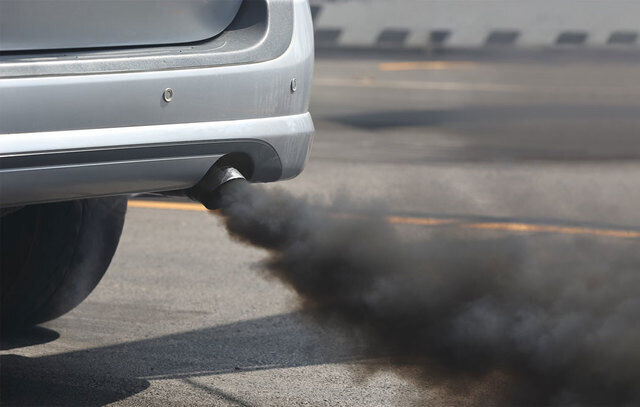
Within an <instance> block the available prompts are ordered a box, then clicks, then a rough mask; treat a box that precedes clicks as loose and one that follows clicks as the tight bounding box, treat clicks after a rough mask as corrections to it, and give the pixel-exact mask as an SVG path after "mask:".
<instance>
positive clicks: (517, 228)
mask: <svg viewBox="0 0 640 407" xmlns="http://www.w3.org/2000/svg"><path fill="white" fill-rule="evenodd" d="M129 207H130V208H147V209H169V210H178V211H198V212H207V211H208V209H207V208H205V207H204V206H203V205H202V204H199V203H195V202H194V203H190V202H162V201H143V200H137V199H136V200H133V199H132V200H130V201H129ZM351 216H353V215H348V214H336V215H335V217H336V218H342V217H351ZM386 220H387V221H388V222H390V223H393V224H403V225H417V226H440V225H454V226H457V227H461V228H465V229H483V230H502V231H508V232H522V233H555V234H560V235H592V236H602V237H616V238H626V239H638V238H640V232H639V231H636V230H625V229H601V228H588V227H574V226H554V225H539V224H533V223H519V222H471V223H465V222H463V221H461V220H459V219H453V218H419V217H408V216H387V217H386Z"/></svg>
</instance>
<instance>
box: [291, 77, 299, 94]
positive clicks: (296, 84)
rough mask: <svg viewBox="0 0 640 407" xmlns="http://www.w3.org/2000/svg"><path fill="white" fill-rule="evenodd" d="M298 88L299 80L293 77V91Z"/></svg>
mask: <svg viewBox="0 0 640 407" xmlns="http://www.w3.org/2000/svg"><path fill="white" fill-rule="evenodd" d="M297 89H298V81H297V80H296V78H293V79H291V93H294V92H295V91H296V90H297Z"/></svg>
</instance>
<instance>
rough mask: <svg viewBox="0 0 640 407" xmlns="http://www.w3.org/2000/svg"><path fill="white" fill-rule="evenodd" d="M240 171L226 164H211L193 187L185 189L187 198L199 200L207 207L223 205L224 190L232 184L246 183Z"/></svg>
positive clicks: (218, 207) (210, 208)
mask: <svg viewBox="0 0 640 407" xmlns="http://www.w3.org/2000/svg"><path fill="white" fill-rule="evenodd" d="M246 182H247V180H246V179H245V178H244V176H243V175H242V174H241V173H240V171H238V170H236V169H235V168H233V167H231V166H228V165H213V166H212V167H211V168H210V169H209V171H207V173H206V174H205V176H204V177H203V178H202V179H201V180H200V182H198V183H197V184H196V185H195V186H194V187H193V188H191V189H190V190H188V191H187V196H189V198H191V199H193V200H195V201H198V202H201V203H202V204H203V205H204V206H205V207H206V208H207V209H209V210H215V209H220V208H221V207H222V206H224V204H225V202H224V200H223V199H224V195H225V194H224V190H225V189H226V188H229V187H230V186H232V185H235V184H239V183H246Z"/></svg>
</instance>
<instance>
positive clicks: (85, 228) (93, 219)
mask: <svg viewBox="0 0 640 407" xmlns="http://www.w3.org/2000/svg"><path fill="white" fill-rule="evenodd" d="M126 210H127V199H126V198H124V197H109V198H98V199H83V200H78V201H70V202H59V203H49V204H41V205H30V206H25V207H24V208H22V209H20V210H18V211H15V212H11V213H9V214H7V215H5V216H3V217H2V218H0V247H1V249H2V251H1V252H0V253H1V256H0V277H1V280H0V294H1V296H2V297H1V302H0V306H1V308H0V318H1V319H0V322H1V323H2V328H3V329H10V328H16V327H23V326H28V325H34V324H37V323H40V322H44V321H48V320H51V319H54V318H57V317H59V316H60V315H62V314H64V313H66V312H68V311H70V310H71V309H73V308H74V307H75V306H76V305H78V304H80V302H82V300H84V299H85V298H86V297H87V296H88V295H89V293H90V292H91V291H92V290H93V289H94V288H95V286H96V285H97V284H98V282H99V281H100V279H101V278H102V276H103V275H104V273H105V271H106V270H107V267H108V266H109V263H110V262H111V258H112V257H113V255H114V253H115V251H116V247H117V246H118V241H119V240H120V234H121V232H122V226H123V224H124V217H125V213H126Z"/></svg>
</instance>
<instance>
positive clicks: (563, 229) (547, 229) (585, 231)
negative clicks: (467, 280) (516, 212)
mask: <svg viewBox="0 0 640 407" xmlns="http://www.w3.org/2000/svg"><path fill="white" fill-rule="evenodd" d="M463 227H466V228H470V229H488V230H507V231H510V232H527V233H556V234H561V235H595V236H605V237H622V238H634V239H637V238H640V232H637V231H635V230H622V229H599V228H585V227H571V226H554V225H536V224H531V223H510V222H480V223H467V224H464V225H463Z"/></svg>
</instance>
